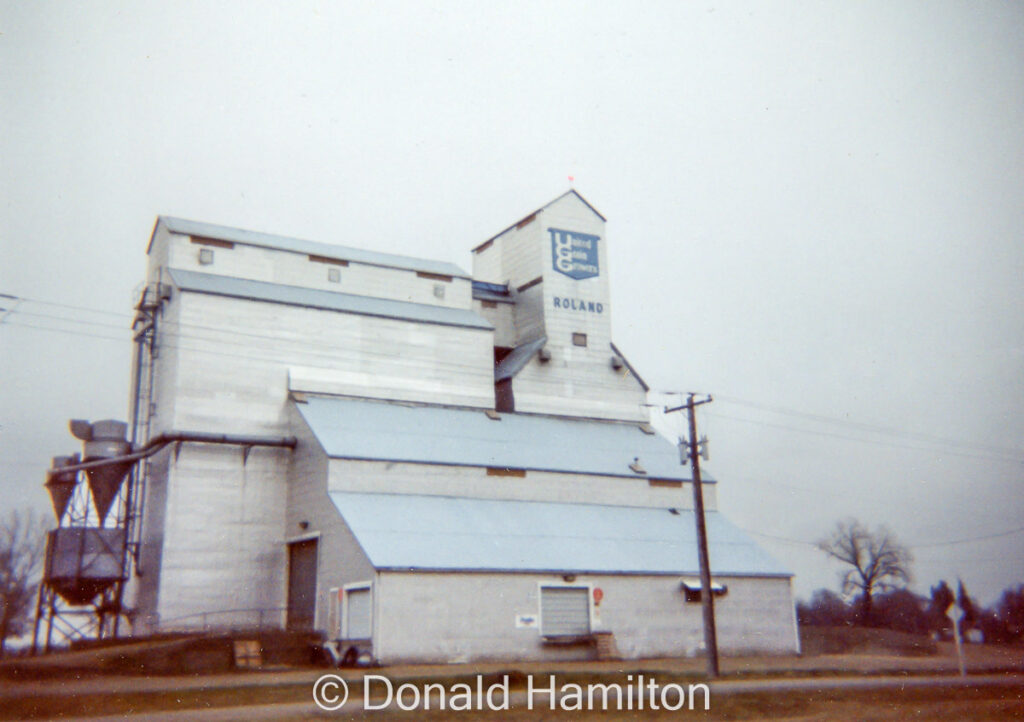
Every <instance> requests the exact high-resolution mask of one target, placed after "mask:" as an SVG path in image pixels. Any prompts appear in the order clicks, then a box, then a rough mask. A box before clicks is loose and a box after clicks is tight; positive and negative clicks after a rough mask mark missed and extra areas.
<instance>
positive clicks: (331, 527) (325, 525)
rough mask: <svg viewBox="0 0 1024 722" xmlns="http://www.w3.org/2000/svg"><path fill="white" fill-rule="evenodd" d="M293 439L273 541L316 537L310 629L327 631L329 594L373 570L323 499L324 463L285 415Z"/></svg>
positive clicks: (297, 421) (295, 417)
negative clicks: (281, 516) (281, 527)
mask: <svg viewBox="0 0 1024 722" xmlns="http://www.w3.org/2000/svg"><path fill="white" fill-rule="evenodd" d="M289 414H290V417H291V419H292V427H293V429H294V433H295V435H296V437H297V438H298V441H299V443H298V446H297V447H296V449H295V452H294V453H293V456H292V459H291V465H290V467H289V470H288V501H287V517H286V519H287V520H286V522H285V531H284V536H283V537H282V538H281V539H278V540H277V542H276V543H277V545H279V546H283V544H284V541H285V539H292V538H296V537H302V536H310V535H319V539H320V543H319V548H318V551H319V554H318V557H317V603H316V616H315V623H314V624H315V627H316V628H317V629H323V630H325V629H327V626H328V617H329V612H330V607H331V604H332V603H333V602H332V600H331V598H330V590H331V589H332V588H338V589H340V588H342V587H344V586H345V585H346V584H351V583H353V582H361V581H367V580H369V579H372V578H373V575H374V570H373V567H372V566H371V565H370V563H369V561H367V559H366V556H365V555H364V554H363V553H362V550H361V549H360V547H359V543H358V542H357V541H356V540H355V537H353V536H352V532H350V531H349V529H348V527H347V526H346V525H345V523H344V522H343V521H342V519H341V516H340V515H339V514H338V512H337V511H336V510H335V508H334V504H333V503H332V502H331V499H330V497H329V496H327V472H328V459H327V456H326V455H325V454H324V452H323V450H322V449H321V448H320V445H319V444H318V443H317V441H316V439H315V438H314V437H313V435H312V434H311V433H310V431H309V427H308V426H307V425H306V424H305V422H303V421H302V419H301V417H300V416H299V414H298V413H297V412H296V411H295V409H294V408H291V409H290V410H289Z"/></svg>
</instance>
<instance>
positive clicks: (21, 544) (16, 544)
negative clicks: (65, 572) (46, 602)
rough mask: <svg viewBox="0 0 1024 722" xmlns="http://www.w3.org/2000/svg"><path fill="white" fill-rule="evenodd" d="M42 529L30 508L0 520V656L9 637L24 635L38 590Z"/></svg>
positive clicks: (41, 555) (13, 511)
mask: <svg viewBox="0 0 1024 722" xmlns="http://www.w3.org/2000/svg"><path fill="white" fill-rule="evenodd" d="M44 532H45V528H44V526H43V522H42V520H41V519H40V518H39V517H38V516H37V515H36V514H35V513H34V512H32V511H31V510H17V509H14V510H11V512H10V513H9V514H8V515H7V518H6V519H3V520H0V657H3V655H4V645H5V643H6V642H7V640H8V639H9V638H10V637H14V636H17V635H20V634H24V633H25V631H26V629H27V624H28V622H29V618H30V615H31V613H32V602H33V601H34V600H35V595H36V591H37V590H38V589H39V580H38V573H39V567H40V564H41V562H42V559H43V540H44V538H45V537H44Z"/></svg>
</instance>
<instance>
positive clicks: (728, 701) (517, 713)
mask: <svg viewBox="0 0 1024 722" xmlns="http://www.w3.org/2000/svg"><path fill="white" fill-rule="evenodd" d="M1022 694H1024V689H1022V687H1021V686H1020V685H1010V684H1008V685H1005V686H994V687H986V688H983V689H951V688H942V687H939V688H929V689H907V690H898V689H897V690H870V691H867V690H861V691H855V690H833V691H825V692H820V691H819V692H813V693H806V692H802V693H792V692H788V693H783V692H756V693H742V694H730V695H726V696H721V695H720V696H713V697H712V701H711V710H710V711H704V710H703V709H702V708H700V709H696V710H693V711H690V710H688V709H685V708H684V709H683V710H680V711H650V710H645V711H643V712H617V711H608V712H604V711H600V710H595V711H591V712H563V711H551V710H549V709H547V708H538V709H534V710H528V709H523V708H513V709H511V710H506V711H500V712H475V711H465V712H458V713H457V718H458V719H462V720H467V721H468V720H509V721H510V722H511V721H515V720H536V719H557V720H575V719H596V718H603V719H654V720H668V719H679V718H680V716H689V717H691V718H701V719H706V720H792V721H796V720H801V721H803V720H822V721H824V720H861V721H864V720H868V721H869V720H911V719H914V720H928V721H933V720H934V721H936V722H941V721H945V720H949V721H951V722H952V721H953V720H957V721H959V720H1007V719H1024V697H1022ZM308 700H309V686H308V685H303V686H302V687H301V688H300V689H296V688H292V687H284V688H274V689H240V688H239V689H231V690H220V691H217V692H212V693H209V692H207V693H197V692H190V693H186V694H175V693H169V692H164V693H160V694H157V695H122V696H117V697H113V698H112V697H97V698H88V697H85V698H78V699H75V700H74V701H73V704H69V703H70V702H72V700H69V699H64V700H63V701H62V700H60V699H59V698H58V699H53V700H50V701H49V703H46V704H39V702H38V701H37V702H36V706H35V707H32V708H25V707H15V708H10V709H4V711H3V715H4V717H5V718H8V719H11V718H26V717H34V718H40V719H44V718H45V719H59V718H61V717H63V716H65V715H74V716H88V715H98V714H105V715H111V714H133V713H134V714H138V713H140V712H146V711H150V712H155V711H166V710H174V709H178V710H184V709H204V708H206V709H208V708H211V707H234V706H237V705H243V704H244V705H253V704H276V703H286V702H308ZM453 716H454V713H452V712H450V711H432V712H423V711H416V712H403V711H400V710H395V709H391V710H382V711H369V712H359V713H356V714H355V715H351V714H345V715H344V718H345V719H353V718H354V719H373V720H411V719H416V720H428V721H433V720H444V719H450V718H452V717H453ZM275 718H276V719H284V720H289V719H291V720H320V719H327V718H334V719H338V718H339V716H338V715H336V714H333V713H326V712H318V713H311V712H300V713H296V714H293V715H289V714H287V713H286V714H282V715H279V716H278V715H275Z"/></svg>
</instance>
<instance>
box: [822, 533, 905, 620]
mask: <svg viewBox="0 0 1024 722" xmlns="http://www.w3.org/2000/svg"><path fill="white" fill-rule="evenodd" d="M818 548H819V549H821V550H822V551H823V552H825V553H826V554H828V555H829V556H830V557H832V558H833V559H838V560H839V561H840V562H842V563H843V564H848V565H849V566H850V567H852V568H851V569H849V570H847V571H846V572H845V574H843V593H844V594H851V593H859V601H860V615H861V619H862V620H863V621H868V620H869V619H870V617H871V602H872V596H873V595H874V594H875V592H885V591H889V590H891V589H897V588H900V587H902V586H904V585H905V584H906V583H907V582H909V581H910V563H911V562H912V561H913V557H912V556H911V554H910V550H908V549H907V548H906V547H905V546H903V545H901V544H900V543H899V542H898V541H897V540H896V537H895V536H893V534H892V532H890V531H889V530H888V529H886V528H885V527H884V526H879V527H876V528H875V530H874V531H870V530H868V528H867V527H866V526H864V525H863V524H861V523H860V522H859V521H857V520H856V519H847V520H845V521H841V522H839V523H838V524H836V528H835V529H834V530H833V531H832V533H831V534H830V535H829V537H828V538H826V539H822V540H821V541H820V542H818Z"/></svg>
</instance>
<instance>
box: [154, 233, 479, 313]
mask: <svg viewBox="0 0 1024 722" xmlns="http://www.w3.org/2000/svg"><path fill="white" fill-rule="evenodd" d="M166 235H167V239H168V240H167V242H166V243H167V249H168V250H167V260H166V265H168V266H170V267H171V268H182V269H185V270H188V271H198V272H200V273H213V274H217V275H222V276H232V277H234V278H247V279H251V280H254V281H265V282H267V283H280V284H284V285H286V286H301V287H303V288H316V289H320V290H323V291H334V292H337V293H352V294H355V295H359V296H373V297H375V298H391V299H395V300H398V301H411V302H413V303H423V304H428V305H436V306H449V307H452V308H469V307H470V305H471V302H472V285H471V283H470V280H469V279H468V278H453V279H452V280H451V281H443V280H438V279H434V278H424V277H421V276H418V275H417V274H416V271H411V270H408V269H399V268H386V267H383V266H372V265H367V264H363V263H355V262H352V263H350V264H349V265H348V266H338V265H333V264H328V263H323V262H320V261H310V260H309V256H308V255H307V254H305V253H295V252H292V251H282V250H274V249H271V248H260V247H257V246H246V245H243V244H240V243H236V244H235V246H234V248H218V247H215V246H204V245H201V244H198V243H193V242H192V238H191V236H183V235H179V234H175V233H171V234H166ZM202 248H207V249H209V250H211V251H213V263H212V264H211V265H202V264H200V263H199V250H200V249H202ZM341 259H342V260H344V257H343V256H341ZM154 260H156V259H154ZM332 267H333V268H337V269H338V270H339V271H340V274H341V280H340V282H337V283H335V282H332V281H330V280H328V277H327V269H328V268H332ZM437 285H440V286H441V287H443V288H444V298H438V297H437V296H436V295H435V294H434V287H435V286H437Z"/></svg>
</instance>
